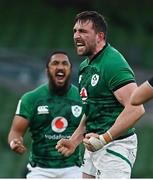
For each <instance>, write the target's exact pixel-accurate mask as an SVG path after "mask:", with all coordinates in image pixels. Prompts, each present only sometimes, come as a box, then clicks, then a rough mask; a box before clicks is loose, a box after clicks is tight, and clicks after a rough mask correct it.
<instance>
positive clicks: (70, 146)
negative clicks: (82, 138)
mask: <svg viewBox="0 0 153 180" xmlns="http://www.w3.org/2000/svg"><path fill="white" fill-rule="evenodd" d="M56 149H57V150H58V152H60V153H61V154H63V155H64V156H65V157H68V156H70V155H71V154H72V153H73V152H74V151H75V149H76V146H75V145H74V143H73V142H72V141H71V140H70V139H61V140H59V141H58V142H57V145H56Z"/></svg>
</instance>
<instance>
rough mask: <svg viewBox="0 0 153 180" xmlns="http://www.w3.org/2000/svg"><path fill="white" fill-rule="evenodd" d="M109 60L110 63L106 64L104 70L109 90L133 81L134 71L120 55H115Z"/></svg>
mask: <svg viewBox="0 0 153 180" xmlns="http://www.w3.org/2000/svg"><path fill="white" fill-rule="evenodd" d="M110 62H111V64H110V65H107V67H106V70H105V78H106V82H107V83H108V84H107V85H108V87H109V89H110V90H111V91H116V90H117V89H119V88H121V87H123V86H125V85H126V84H128V83H131V82H135V75H134V72H133V71H132V69H131V67H130V66H129V64H128V63H127V62H126V60H125V59H124V58H123V57H122V56H117V57H115V58H114V59H113V60H112V61H110Z"/></svg>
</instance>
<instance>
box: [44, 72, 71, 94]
mask: <svg viewBox="0 0 153 180" xmlns="http://www.w3.org/2000/svg"><path fill="white" fill-rule="evenodd" d="M47 74H48V80H49V89H50V90H52V91H53V92H54V93H55V94H57V95H59V96H62V95H64V94H66V93H67V91H68V89H69V86H70V75H69V76H68V77H67V79H66V81H65V83H64V85H63V86H57V85H56V83H55V82H54V80H53V77H52V75H50V74H49V72H47Z"/></svg>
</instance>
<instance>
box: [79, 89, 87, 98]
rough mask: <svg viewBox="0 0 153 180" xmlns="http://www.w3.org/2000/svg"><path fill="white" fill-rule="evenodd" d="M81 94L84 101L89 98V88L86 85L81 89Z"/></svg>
mask: <svg viewBox="0 0 153 180" xmlns="http://www.w3.org/2000/svg"><path fill="white" fill-rule="evenodd" d="M80 96H81V98H82V100H83V101H85V100H86V99H87V90H86V89H85V88H84V87H83V88H82V89H81V91H80Z"/></svg>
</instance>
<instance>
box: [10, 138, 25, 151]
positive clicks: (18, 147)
mask: <svg viewBox="0 0 153 180" xmlns="http://www.w3.org/2000/svg"><path fill="white" fill-rule="evenodd" d="M10 148H11V149H12V150H13V151H15V152H16V153H18V154H23V153H25V151H26V148H25V146H24V145H23V141H22V140H21V139H17V138H16V139H13V140H12V141H11V142H10Z"/></svg>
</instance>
